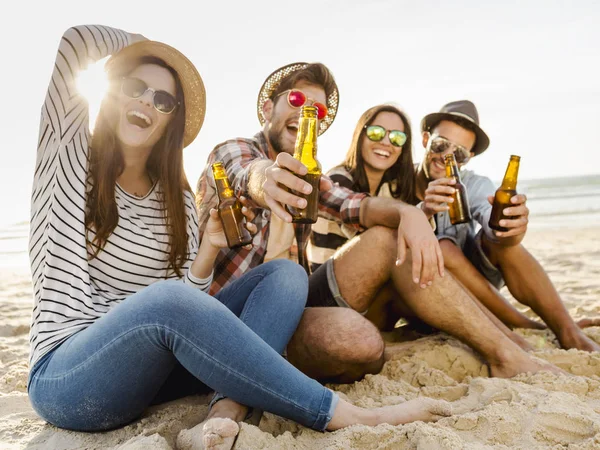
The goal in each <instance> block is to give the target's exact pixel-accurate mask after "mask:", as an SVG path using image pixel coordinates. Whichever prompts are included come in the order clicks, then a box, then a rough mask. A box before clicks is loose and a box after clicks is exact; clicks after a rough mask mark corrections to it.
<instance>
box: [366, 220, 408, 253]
mask: <svg viewBox="0 0 600 450" xmlns="http://www.w3.org/2000/svg"><path fill="white" fill-rule="evenodd" d="M359 237H360V239H361V241H364V243H365V246H366V247H368V248H369V249H371V250H372V251H373V252H375V253H376V254H378V255H385V256H390V255H391V256H394V255H395V254H396V247H397V243H398V233H397V231H396V230H395V229H392V228H388V227H383V226H375V227H372V228H369V229H368V230H366V231H365V232H364V233H362V234H361V235H360V236H359Z"/></svg>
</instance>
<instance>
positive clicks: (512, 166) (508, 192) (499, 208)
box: [488, 155, 521, 231]
mask: <svg viewBox="0 0 600 450" xmlns="http://www.w3.org/2000/svg"><path fill="white" fill-rule="evenodd" d="M520 161H521V157H520V156H517V155H510V161H509V162H508V167H507V168H506V173H505V174H504V179H503V180H502V186H500V187H499V188H498V190H497V191H496V195H494V205H493V206H492V214H491V215H490V221H489V222H488V223H489V225H490V228H492V229H494V230H496V231H508V228H505V227H502V226H500V221H501V220H502V219H512V217H511V216H506V215H504V209H505V208H508V207H509V206H512V203H511V202H510V199H511V198H512V197H513V196H514V195H516V194H517V178H518V176H519V163H520Z"/></svg>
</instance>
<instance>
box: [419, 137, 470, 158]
mask: <svg viewBox="0 0 600 450" xmlns="http://www.w3.org/2000/svg"><path fill="white" fill-rule="evenodd" d="M449 149H453V150H452V152H453V153H454V158H455V159H456V162H457V163H458V164H465V163H466V162H468V161H469V159H471V152H470V151H469V150H467V149H466V148H465V147H463V146H462V145H458V144H455V143H454V142H452V141H449V140H448V139H446V138H445V137H442V136H432V137H431V139H430V140H429V151H430V152H431V153H437V154H443V153H445V152H447V151H448V150H449Z"/></svg>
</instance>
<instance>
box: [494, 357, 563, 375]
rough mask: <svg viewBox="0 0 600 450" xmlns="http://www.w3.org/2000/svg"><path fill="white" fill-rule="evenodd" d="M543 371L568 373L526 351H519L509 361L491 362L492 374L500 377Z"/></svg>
mask: <svg viewBox="0 0 600 450" xmlns="http://www.w3.org/2000/svg"><path fill="white" fill-rule="evenodd" d="M541 371H548V372H552V373H556V374H563V375H568V372H565V371H564V370H562V369H560V368H558V367H556V366H555V365H553V364H550V363H549V362H546V361H544V360H543V359H540V358H536V357H535V356H531V355H528V354H527V353H525V352H519V354H518V355H514V356H513V357H512V358H511V359H510V360H509V362H506V363H499V364H490V374H491V375H492V376H493V377H498V378H512V377H514V376H517V375H519V374H521V373H537V372H541Z"/></svg>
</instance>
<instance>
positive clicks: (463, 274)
mask: <svg viewBox="0 0 600 450" xmlns="http://www.w3.org/2000/svg"><path fill="white" fill-rule="evenodd" d="M440 247H441V248H442V253H443V254H444V264H445V266H446V268H447V269H448V270H449V271H450V272H451V273H452V275H454V277H455V278H456V279H457V280H458V281H460V282H461V284H462V285H463V286H464V287H465V288H466V289H468V290H469V292H471V294H473V296H474V297H475V298H476V299H478V300H479V301H480V302H481V303H482V304H483V305H484V306H485V307H486V308H487V309H488V310H489V311H491V312H492V313H493V314H494V315H495V316H496V317H498V319H500V320H501V321H502V322H503V323H504V324H506V325H507V326H509V327H511V328H533V329H537V330H542V329H544V328H546V327H545V325H544V324H541V323H539V322H536V321H534V320H531V319H529V318H528V317H526V316H525V315H523V314H522V313H520V312H519V311H518V310H517V309H516V308H515V307H514V306H512V305H511V304H510V303H509V302H508V300H506V299H505V298H504V297H503V296H502V295H501V294H500V292H498V290H497V289H496V288H495V287H494V286H492V285H491V284H490V283H489V282H488V281H487V280H486V279H485V277H484V276H483V275H482V274H481V273H480V272H479V271H478V270H477V269H476V268H475V266H473V264H471V262H470V261H469V260H468V259H467V257H466V256H465V255H464V254H463V252H462V250H461V249H460V248H458V247H457V246H456V245H455V244H454V243H453V242H452V241H450V240H448V239H442V240H441V241H440Z"/></svg>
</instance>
